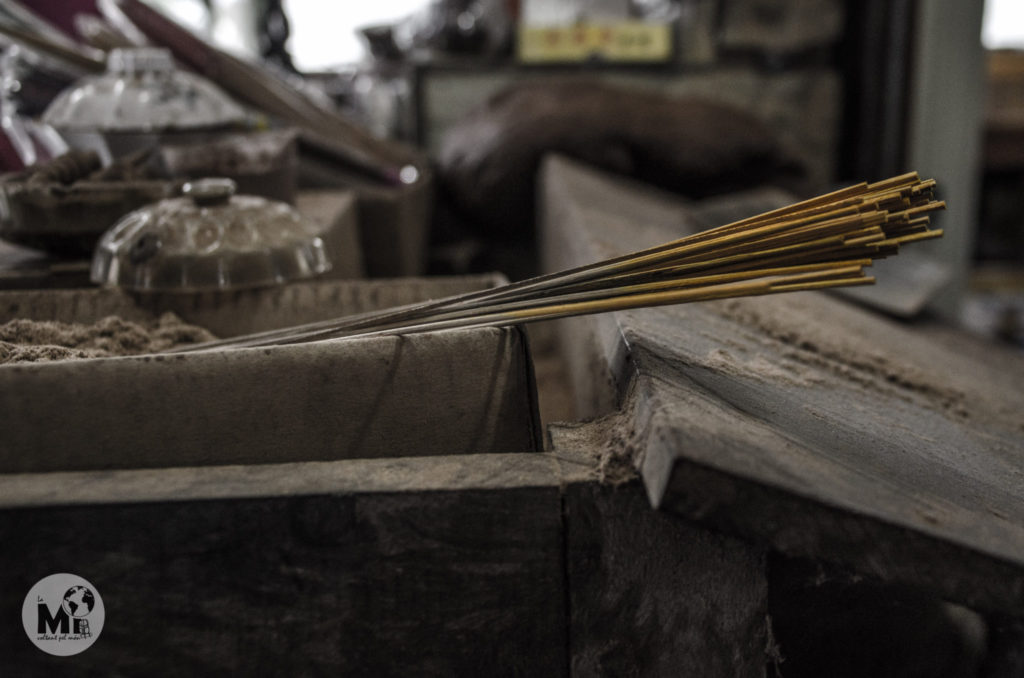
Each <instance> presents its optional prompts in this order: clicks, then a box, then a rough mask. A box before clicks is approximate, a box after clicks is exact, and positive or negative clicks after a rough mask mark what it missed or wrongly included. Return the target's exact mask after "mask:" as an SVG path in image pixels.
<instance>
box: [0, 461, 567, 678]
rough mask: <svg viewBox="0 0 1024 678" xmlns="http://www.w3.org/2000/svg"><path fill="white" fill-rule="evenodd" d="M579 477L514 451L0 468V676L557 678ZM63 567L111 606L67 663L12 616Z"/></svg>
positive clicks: (561, 659) (563, 655)
mask: <svg viewBox="0 0 1024 678" xmlns="http://www.w3.org/2000/svg"><path fill="white" fill-rule="evenodd" d="M574 468H575V466H574V465H573V464H568V463H561V464H560V463H559V462H558V461H557V460H555V459H554V458H552V457H550V456H548V455H537V454H512V455H470V456H466V457H465V458H459V457H439V458H428V459H389V460H359V461H342V462H331V463H321V464H317V463H311V464H288V465H274V466H260V467H241V466H236V467H219V468H214V469H195V468H193V469H167V470H160V471H146V470H142V471H116V472H109V473H95V472H93V473H58V474H39V475H22V476H6V477H2V476H0V540H2V543H3V544H4V549H3V555H2V557H0V610H4V611H5V613H4V615H3V621H2V622H0V629H2V631H3V632H2V633H0V656H2V657H3V673H4V675H12V676H14V675H17V676H49V675H56V673H55V672H59V674H60V675H68V676H72V675H76V676H89V675H124V676H127V675H152V676H189V675H328V674H330V675H353V676H409V675H427V676H452V675H484V674H487V675H495V676H547V675H564V674H565V671H564V669H565V667H566V666H568V659H567V654H566V653H567V641H566V632H567V631H566V628H567V624H566V621H565V614H566V613H565V608H564V600H565V589H564V585H565V584H564V576H563V571H564V568H563V556H562V553H563V551H562V549H563V538H562V517H561V497H560V490H559V482H560V481H561V480H571V479H572V478H574V477H576V478H578V477H580V475H581V474H580V473H579V472H577V471H574V470H573V469H574ZM53 571H70V572H76V573H79V574H81V576H84V577H86V578H87V579H88V580H89V581H90V582H91V583H92V584H93V585H94V586H95V587H96V589H97V591H98V592H99V595H100V596H102V598H103V601H104V605H105V608H106V624H105V626H104V628H103V631H102V634H101V635H100V637H99V639H98V641H97V642H96V643H95V644H94V645H93V646H92V647H91V648H90V649H89V650H88V651H86V652H84V653H83V654H81V655H78V656H75V657H70V658H69V657H64V658H55V657H50V656H48V655H45V654H43V653H42V652H40V651H39V650H37V649H36V648H35V647H34V646H33V645H32V644H31V643H29V642H28V640H27V639H26V638H25V637H24V632H23V631H22V630H21V628H20V621H18V619H19V615H18V613H17V610H19V609H20V606H21V604H22V600H23V598H24V596H25V593H26V592H27V591H28V589H29V588H30V587H31V586H32V584H33V583H34V582H35V581H36V580H38V579H39V578H41V577H42V576H45V575H47V574H49V573H51V572H53Z"/></svg>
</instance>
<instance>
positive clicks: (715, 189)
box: [0, 0, 1024, 345]
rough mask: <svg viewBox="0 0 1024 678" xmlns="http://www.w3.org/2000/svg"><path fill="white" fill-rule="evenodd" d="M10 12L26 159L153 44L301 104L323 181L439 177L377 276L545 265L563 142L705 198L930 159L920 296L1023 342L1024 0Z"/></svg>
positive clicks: (57, 2)
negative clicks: (541, 176) (700, 108)
mask: <svg viewBox="0 0 1024 678" xmlns="http://www.w3.org/2000/svg"><path fill="white" fill-rule="evenodd" d="M147 9H149V10H157V11H158V12H159V14H153V13H147V12H146V10H147ZM154 17H163V18H166V19H170V20H172V21H173V22H176V23H177V24H178V25H179V27H181V28H184V29H186V31H187V33H189V34H191V35H192V36H196V37H199V38H201V39H202V41H203V43H202V44H203V45H209V46H210V47H211V48H213V47H215V48H217V49H216V50H214V52H213V53H211V54H214V56H211V55H210V54H207V53H206V52H205V51H204V50H205V49H206V48H205V47H204V48H199V47H197V46H196V45H193V44H191V43H189V42H188V41H187V40H185V39H184V38H183V37H182V36H181V35H178V34H176V33H174V32H173V31H170V32H168V31H165V30H164V28H165V26H163V25H162V24H161V23H160V21H159V20H157V19H154ZM0 19H2V25H3V26H4V27H6V28H5V30H4V33H5V37H4V39H3V44H4V46H5V47H4V49H5V57H4V76H3V77H4V82H5V86H4V92H5V94H4V99H5V104H4V116H3V119H4V129H5V132H6V133H7V137H8V143H7V145H8V146H9V148H7V149H5V151H4V153H3V163H4V167H3V169H4V170H6V171H18V170H22V169H24V168H25V167H27V166H30V165H32V164H33V162H37V161H39V160H41V159H45V158H46V157H48V156H49V155H56V154H58V151H60V150H62V147H61V144H60V142H59V141H56V140H55V138H54V137H53V136H52V134H51V131H52V130H47V129H46V128H45V124H44V123H45V122H46V120H45V116H43V117H42V118H41V117H40V116H41V113H42V112H43V111H46V109H47V107H48V106H50V105H51V104H52V102H53V100H54V99H55V98H56V96H57V94H58V93H59V92H61V91H62V90H64V89H65V88H66V87H68V86H71V85H72V83H74V82H75V81H76V80H77V79H79V78H81V77H83V76H84V75H86V74H88V73H94V72H96V70H97V68H98V66H97V64H100V63H102V60H103V58H104V55H105V53H106V52H108V51H109V50H110V49H112V48H114V47H124V46H129V45H142V44H149V45H161V46H167V47H170V48H171V51H172V52H173V53H174V57H175V60H176V62H177V65H178V66H179V67H180V68H183V69H188V70H192V71H196V72H199V73H201V74H203V75H204V76H206V77H208V78H210V79H211V80H213V81H214V82H215V83H216V84H217V85H219V86H221V87H223V88H224V89H225V90H226V91H227V92H228V93H229V94H231V95H232V96H233V97H234V98H235V99H236V100H238V101H241V102H242V103H243V104H245V105H246V106H247V107H248V110H250V111H251V112H255V113H257V115H256V117H255V118H252V117H250V119H249V123H248V124H249V125H250V126H255V127H260V126H261V125H262V126H263V127H270V128H275V127H281V126H285V125H291V126H297V127H298V128H299V129H300V135H299V158H300V161H299V166H300V172H299V182H300V183H299V185H300V187H303V186H310V185H314V186H315V185H328V186H334V185H339V183H346V182H348V183H352V182H355V183H356V184H359V182H360V181H362V179H360V177H362V178H364V179H365V178H366V177H371V178H372V179H373V180H374V181H378V182H380V183H381V185H382V186H384V187H385V188H386V187H387V186H388V185H389V184H388V182H393V184H394V185H395V186H399V187H401V186H408V185H414V184H417V183H423V182H427V183H428V188H427V189H426V192H427V193H429V198H430V200H429V207H423V204H424V203H420V206H421V208H422V209H423V210H425V213H426V214H427V215H428V216H427V217H426V221H427V223H426V225H425V232H424V233H423V234H422V237H421V239H420V240H418V241H416V242H415V243H413V245H412V246H411V247H412V249H413V250H416V251H414V252H412V254H411V255H410V257H407V260H408V261H413V260H415V261H414V263H408V261H407V262H406V263H405V264H400V265H394V266H390V267H389V266H388V265H387V264H381V265H379V266H374V265H373V262H372V261H371V262H369V263H368V265H367V268H368V273H369V274H370V275H375V274H379V275H393V274H410V273H422V272H428V273H465V272H472V271H480V270H494V269H498V270H502V271H505V272H506V273H508V274H509V276H510V277H512V278H517V277H522V276H524V275H528V274H530V273H533V272H535V268H536V262H535V256H534V238H533V222H532V219H533V207H532V200H533V192H532V191H533V183H534V181H535V172H536V168H537V166H538V164H539V158H540V157H541V156H542V155H543V154H545V153H548V152H559V153H562V154H565V155H569V156H572V157H575V158H577V159H580V160H583V161H586V162H589V163H592V164H594V165H597V166H599V167H602V168H604V169H606V170H609V171H613V172H618V173H621V174H625V175H631V176H633V177H635V178H638V179H640V180H642V181H644V182H646V183H651V184H653V185H656V186H660V187H661V188H663V189H666V190H669V191H672V192H674V193H677V194H680V195H682V196H684V197H687V198H692V199H700V198H705V197H707V196H711V195H719V194H726V193H729V192H735V191H741V190H749V189H752V188H755V187H760V186H773V187H776V188H778V189H781V190H784V191H785V192H786V193H787V195H789V194H792V195H793V196H795V197H799V196H801V195H808V194H811V193H816V192H821V191H824V190H829V189H831V188H833V187H835V186H838V185H841V184H844V183H850V182H855V181H861V180H868V181H873V180H877V179H880V178H883V177H886V176H890V175H894V174H898V173H901V172H904V171H908V170H917V171H919V172H920V173H921V174H922V175H924V176H929V177H934V178H936V179H937V180H938V181H939V185H940V188H941V194H940V197H942V198H943V199H945V200H946V201H947V202H948V203H949V209H948V211H947V212H945V213H944V214H943V215H941V216H940V217H939V218H938V222H937V223H938V225H939V226H940V227H942V228H944V229H945V232H946V234H945V237H944V238H942V239H941V240H938V241H935V242H929V243H925V244H924V245H925V246H923V247H921V249H920V251H921V252H923V254H922V255H921V256H920V257H918V258H916V259H910V260H908V261H907V263H905V264H904V267H903V269H902V273H901V276H903V278H904V280H902V281H901V282H902V284H904V285H905V286H910V287H911V288H914V289H916V290H918V291H919V292H920V294H919V297H920V298H921V299H922V300H923V301H922V302H921V303H915V304H912V305H911V306H912V308H909V310H908V309H907V308H904V309H903V310H902V311H898V312H896V315H901V314H903V315H914V314H917V313H920V312H924V313H927V314H930V315H937V316H939V317H942V318H945V319H948V320H952V321H954V322H956V323H958V324H964V325H966V326H968V327H970V328H972V329H973V330H975V331H977V332H980V333H983V334H986V335H988V336H991V337H994V338H997V339H999V340H1000V341H1004V342H1007V343H1011V344H1015V345H1024V329H1022V327H1024V4H1022V3H1020V2H1019V0H986V1H985V2H981V1H980V0H979V1H977V2H963V1H962V0H928V1H924V0H918V1H915V0H891V1H890V0H866V1H857V2H854V1H852V0H575V1H563V2H555V1H553V0H432V1H430V0H378V1H377V2H374V3H367V5H362V4H361V3H323V2H315V1H314V0H147V1H146V2H145V3H143V2H140V1H139V0H131V1H128V0H22V1H21V2H15V1H14V0H4V1H3V2H0ZM62 50H63V51H62ZM224 59H228V61H224ZM240 63H241V64H253V65H255V66H254V68H255V70H253V69H250V70H248V71H243V70H239V71H237V72H236V71H233V70H232V68H234V66H231V65H232V64H234V65H237V64H240ZM225 64H227V65H225ZM242 76H245V77H242ZM257 76H258V77H257ZM247 78H248V79H247ZM261 83H262V84H261ZM267 83H271V84H269V85H268V84H267ZM261 87H263V88H265V90H266V92H278V93H280V92H281V91H285V92H287V94H286V95H280V96H277V98H274V96H270V95H266V96H264V94H263V93H264V90H262V89H260V88H261ZM279 87H280V88H283V89H280V90H279V89H277V88H279ZM254 92H256V93H257V94H253V93H254ZM268 97H269V98H268ZM290 97H301V102H300V103H297V102H298V101H299V100H297V99H293V98H290ZM282 101H286V102H287V103H288V105H284V104H282V103H281V102H282ZM680 101H682V102H687V101H710V102H714V103H716V104H720V105H722V107H723V108H722V110H723V111H725V113H723V114H722V115H723V116H724V117H725V118H727V119H728V120H727V122H730V123H735V124H725V123H724V122H723V121H722V120H718V121H714V120H709V119H708V118H709V116H707V115H706V114H705V115H703V117H702V116H701V115H698V114H696V113H694V112H693V111H692V110H689V109H687V108H686V107H685V106H684V107H683V108H680V109H674V108H672V106H674V105H675V102H680ZM310 102H312V103H311V104H310ZM279 104H280V105H279ZM307 104H310V105H311V106H312V107H311V108H309V109H308V110H306V109H303V108H302V107H303V106H306V105H307ZM289 106H290V107H289ZM300 109H302V110H300ZM324 111H327V112H328V113H329V115H330V117H329V119H328V118H324V117H322V113H323V112H324ZM260 116H262V117H260ZM318 116H321V117H318ZM711 117H714V116H711ZM253 120H256V121H255V122H253ZM719 123H721V124H719ZM736 129H744V130H746V133H744V134H737V133H736V132H735V130H736ZM57 131H58V136H60V135H59V132H60V130H57ZM26 139H28V141H26ZM697 141H700V145H699V148H698V145H695V144H696V142H697ZM698 151H699V153H698ZM328 166H330V167H328ZM325 168H328V169H325ZM328 170H329V171H328ZM371 183H372V182H371ZM346 185H347V184H346ZM359 185H362V184H359ZM367 190H369V189H367ZM371 192H372V191H371ZM363 216H366V215H365V214H364V215H363ZM364 235H365V232H364ZM419 250H422V252H420V251H419ZM915 254H916V252H915ZM371 259H372V256H371ZM901 264H903V258H902V257H901ZM880 294H882V295H883V296H884V294H885V292H884V291H883V292H882V293H880ZM863 301H865V303H875V304H876V305H878V306H880V307H881V308H883V310H886V309H887V310H889V311H890V312H892V310H893V308H894V307H893V304H892V303H891V302H892V300H891V299H890V300H888V301H887V300H885V299H879V298H876V299H874V300H871V299H865V300H863Z"/></svg>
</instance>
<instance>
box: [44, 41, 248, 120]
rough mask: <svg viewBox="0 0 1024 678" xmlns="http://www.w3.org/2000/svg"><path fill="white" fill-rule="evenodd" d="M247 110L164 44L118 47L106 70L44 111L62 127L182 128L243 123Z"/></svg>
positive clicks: (45, 116) (112, 52)
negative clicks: (177, 61)
mask: <svg viewBox="0 0 1024 678" xmlns="http://www.w3.org/2000/svg"><path fill="white" fill-rule="evenodd" d="M245 119H246V114H245V111H244V110H243V109H242V107H241V106H239V105H238V104H237V103H235V102H234V101H233V100H232V99H231V98H230V97H228V95H227V94H225V93H224V92H222V91H221V90H220V89H219V88H217V86H216V85H214V84H213V83H211V82H210V81H208V80H206V79H205V78H202V77H200V76H198V75H195V74H193V73H189V72H187V71H182V70H178V69H177V68H175V66H174V60H173V59H172V58H171V52H170V51H169V50H167V49H163V48H154V47H137V48H130V49H128V48H126V49H115V50H112V51H111V52H110V55H109V56H108V57H107V72H106V73H104V74H102V75H93V76H88V77H85V78H83V79H81V80H80V81H79V82H78V83H76V84H75V85H73V86H72V87H70V88H68V89H66V90H64V91H63V92H62V93H61V94H60V95H59V96H58V97H57V98H56V99H54V100H53V102H52V103H51V104H50V105H49V107H48V108H47V109H46V112H45V113H43V120H44V121H45V122H46V123H48V124H50V125H52V126H53V127H56V128H57V129H61V130H68V131H97V132H157V131H181V130H195V129H201V128H211V127H222V126H226V125H238V124H241V123H243V122H244V121H245Z"/></svg>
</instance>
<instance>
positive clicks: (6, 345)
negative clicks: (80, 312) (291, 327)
mask: <svg viewBox="0 0 1024 678" xmlns="http://www.w3.org/2000/svg"><path fill="white" fill-rule="evenodd" d="M214 339H216V337H215V336H214V335H213V334H211V333H210V332H209V331H208V330H206V329H203V328H202V327H197V326H195V325H189V324H187V323H185V322H184V321H182V320H181V318H179V317H178V316H176V315H175V314H173V313H165V314H163V315H162V316H160V318H159V319H157V320H155V321H153V322H150V323H145V324H141V323H135V322H129V321H127V320H124V319H123V318H119V317H117V316H108V317H106V318H103V319H102V320H99V321H97V322H95V323H93V324H91V325H83V324H78V323H61V322H55V321H39V320H24V319H19V320H12V321H10V322H7V323H5V324H3V325H0V365H2V364H5V363H17V362H45V361H52V360H69V359H76V358H111V357H115V356H127V355H139V354H142V353H159V352H160V351H165V350H167V349H170V348H174V347H177V346H183V345H187V344H197V343H201V342H204V341H212V340H214Z"/></svg>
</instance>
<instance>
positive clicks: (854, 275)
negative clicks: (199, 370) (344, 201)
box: [182, 172, 945, 351]
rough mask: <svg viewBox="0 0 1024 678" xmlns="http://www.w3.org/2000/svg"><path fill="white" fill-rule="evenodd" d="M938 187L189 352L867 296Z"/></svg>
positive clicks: (780, 217) (773, 217)
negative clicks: (813, 296)
mask: <svg viewBox="0 0 1024 678" xmlns="http://www.w3.org/2000/svg"><path fill="white" fill-rule="evenodd" d="M934 189H935V181H934V180H930V179H929V180H924V181H922V180H921V179H920V178H919V177H918V175H917V173H916V172H914V173H910V174H905V175H902V176H898V177H893V178H891V179H887V180H885V181H880V182H877V183H874V184H868V183H861V184H857V185H855V186H850V187H848V188H844V189H841V190H838V191H835V192H832V193H828V194H826V195H822V196H818V197H816V198H811V199H809V200H804V201H803V202H799V203H796V204H793V205H790V206H788V207H782V208H780V209H777V210H773V211H771V212H766V213H764V214H760V215H758V216H754V217H750V218H748V219H743V220H741V221H737V222H734V223H731V224H726V225H725V226H720V227H718V228H714V229H711V230H707V231H703V232H700V233H697V234H695V235H691V236H688V237H685V238H680V239H679V240H673V241H671V242H668V243H665V244H663V245H659V246H657V247H652V248H650V249H646V250H641V251H639V252H634V253H632V254H626V255H623V256H619V257H615V258H613V259H607V260H605V261H599V262H596V263H593V264H588V265H586V266H581V267H579V268H572V269H569V270H566V271H560V272H557V273H550V274H547V275H542V276H539V277H536V278H530V279H527V280H523V281H520V282H514V283H511V284H508V285H504V286H502V287H497V288H493V289H489V290H482V291H478V292H471V293H468V294H461V295H456V296H452V297H447V298H444V299H437V300H433V301H428V302H423V303H419V304H413V305H410V306H404V307H400V308H395V309H388V310H384V311H378V312H373V313H367V314H363V315H359V316H349V317H345V318H338V319H334V320H328V321H323V322H317V323H312V324H308V325H301V326H296V327H290V328H286V329H281V330H274V331H270V332H261V333H258V334H251V335H247V336H244V337H235V338H231V339H225V340H221V341H215V342H209V343H206V344H199V345H196V346H193V347H190V348H187V349H182V350H185V351H195V350H205V349H213V348H242V347H257V346H272V345H277V344H289V343H299V342H307V341H318V340H324V339H336V338H341V337H354V336H360V337H365V336H372V335H387V334H408V333H412V332H427V331H434V330H442V329H450V328H457V327H484V326H498V325H514V324H519V323H526V322H532V321H537V320H549V319H553V318H564V317H568V316H576V315H585V314H591V313H604V312H607V311H620V310H625V309H633V308H641V307H647V306H663V305H668V304H682V303H688V302H693V301H708V300H711V299H726V298H729V297H746V296H754V295H762V294H776V293H779V292H795V291H800V290H818V289H825V288H829V287H840V286H848V285H865V284H871V283H873V282H874V278H871V277H868V276H866V275H865V274H864V267H866V266H870V265H871V262H872V261H873V260H875V259H879V258H882V257H887V256H890V255H893V254H896V253H897V252H898V251H899V247H900V245H902V244H904V243H910V242H916V241H918V240H926V239H930V238H937V237H939V236H941V235H942V231H941V230H931V229H929V228H928V222H929V217H928V213H929V212H931V211H933V210H937V209H942V208H944V207H945V203H943V202H941V201H936V200H933V193H934Z"/></svg>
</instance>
